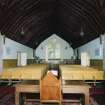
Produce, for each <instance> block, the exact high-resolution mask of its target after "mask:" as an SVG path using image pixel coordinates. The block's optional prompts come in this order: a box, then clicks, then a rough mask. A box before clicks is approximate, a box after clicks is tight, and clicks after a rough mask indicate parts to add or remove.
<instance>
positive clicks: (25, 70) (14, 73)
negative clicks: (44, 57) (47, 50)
mask: <svg viewBox="0 0 105 105" xmlns="http://www.w3.org/2000/svg"><path fill="white" fill-rule="evenodd" d="M46 67H47V65H46V64H34V65H29V66H24V67H17V68H10V69H5V70H3V71H2V73H1V79H10V80H12V79H14V80H15V79H16V80H17V79H18V80H40V78H41V74H42V71H43V70H44V69H46Z"/></svg>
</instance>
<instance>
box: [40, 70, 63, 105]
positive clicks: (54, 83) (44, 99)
mask: <svg viewBox="0 0 105 105" xmlns="http://www.w3.org/2000/svg"><path fill="white" fill-rule="evenodd" d="M61 100H62V94H61V78H57V76H55V75H54V74H53V73H52V72H51V71H49V72H47V73H46V75H45V76H43V77H42V79H41V80H40V101H41V104H45V105H46V104H49V103H50V104H54V105H56V104H57V105H58V104H59V105H61Z"/></svg>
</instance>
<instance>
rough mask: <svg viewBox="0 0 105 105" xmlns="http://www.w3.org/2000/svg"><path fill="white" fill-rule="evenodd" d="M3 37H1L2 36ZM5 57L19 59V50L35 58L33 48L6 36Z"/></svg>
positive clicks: (30, 57) (28, 56) (29, 57)
mask: <svg viewBox="0 0 105 105" xmlns="http://www.w3.org/2000/svg"><path fill="white" fill-rule="evenodd" d="M0 39H1V38H0ZM3 47H4V49H3V55H2V57H3V59H17V52H18V51H20V52H25V53H27V58H28V59H33V49H32V48H29V47H27V46H24V45H22V44H20V43H17V42H15V41H13V40H11V39H8V38H6V40H5V44H4V45H3Z"/></svg>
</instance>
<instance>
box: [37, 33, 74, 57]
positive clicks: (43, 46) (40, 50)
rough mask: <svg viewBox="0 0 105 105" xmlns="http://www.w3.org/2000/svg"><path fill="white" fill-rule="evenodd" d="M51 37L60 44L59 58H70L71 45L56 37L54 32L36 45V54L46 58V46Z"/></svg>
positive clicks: (71, 54)
mask: <svg viewBox="0 0 105 105" xmlns="http://www.w3.org/2000/svg"><path fill="white" fill-rule="evenodd" d="M53 39H56V40H57V42H58V43H59V44H60V46H61V48H60V53H61V54H60V59H71V57H72V56H73V55H74V54H73V49H72V48H71V46H70V45H69V44H68V43H67V42H66V41H64V40H63V39H61V38H60V37H58V36H57V35H56V34H53V35H52V36H51V37H49V38H48V39H46V40H45V41H43V42H42V43H41V44H40V45H39V46H38V47H37V49H36V56H38V57H39V58H40V59H45V58H46V46H47V45H48V43H49V42H50V41H51V40H53ZM65 48H67V49H65Z"/></svg>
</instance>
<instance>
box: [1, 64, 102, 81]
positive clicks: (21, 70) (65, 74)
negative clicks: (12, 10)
mask: <svg viewBox="0 0 105 105" xmlns="http://www.w3.org/2000/svg"><path fill="white" fill-rule="evenodd" d="M46 68H47V64H33V65H28V66H25V67H17V68H10V69H5V70H3V71H2V72H1V73H0V78H1V79H10V80H12V79H19V80H40V78H41V75H42V73H43V71H44V70H46ZM60 70H61V74H62V79H63V80H104V71H99V70H98V69H94V68H90V67H82V66H80V65H60Z"/></svg>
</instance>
